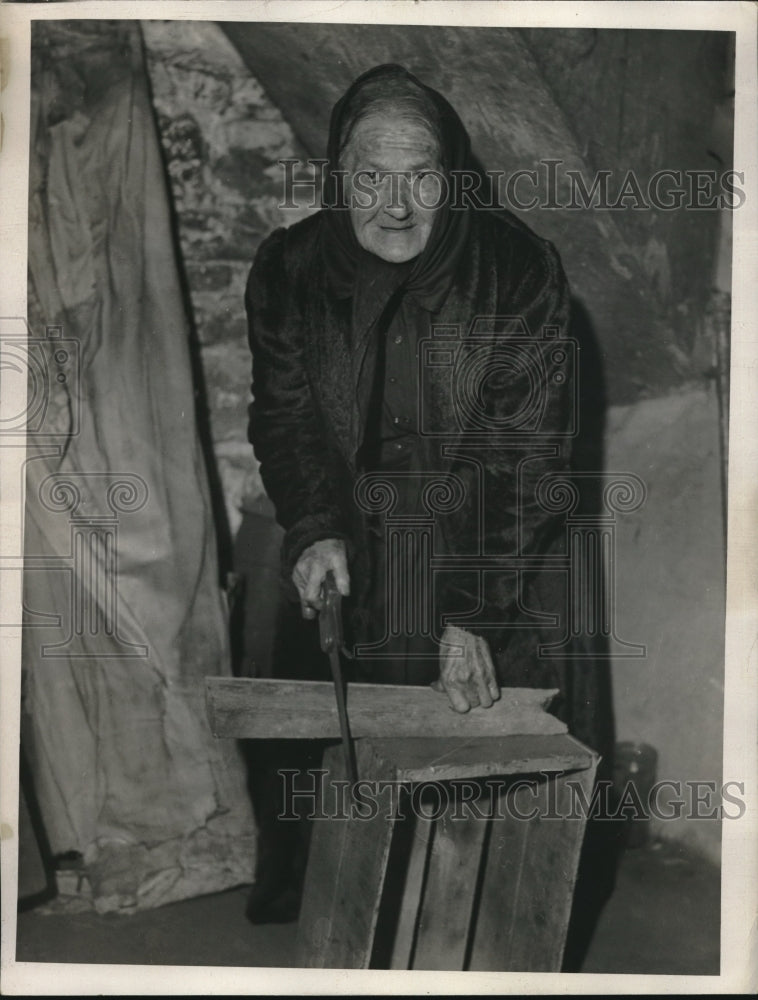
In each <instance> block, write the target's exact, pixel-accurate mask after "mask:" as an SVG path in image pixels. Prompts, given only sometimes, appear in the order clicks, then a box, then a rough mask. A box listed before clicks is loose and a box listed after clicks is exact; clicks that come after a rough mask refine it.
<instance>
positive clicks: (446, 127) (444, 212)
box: [323, 63, 472, 327]
mask: <svg viewBox="0 0 758 1000" xmlns="http://www.w3.org/2000/svg"><path fill="white" fill-rule="evenodd" d="M409 108H410V109H411V113H412V114H413V115H414V117H417V118H420V119H422V120H423V121H424V122H425V123H426V124H427V125H428V127H429V130H430V132H431V133H432V134H433V135H435V136H436V138H437V140H438V143H439V147H440V157H441V161H442V169H443V171H444V172H445V173H446V174H448V175H449V173H450V171H453V170H454V171H463V170H471V169H472V163H471V151H470V150H471V147H470V142H469V137H468V133H467V132H466V129H465V128H464V126H463V123H462V122H461V120H460V118H459V117H458V115H457V114H456V112H455V111H454V109H453V108H452V107H451V105H450V104H448V102H447V101H446V100H445V98H444V97H442V95H441V94H438V93H437V91H436V90H432V89H431V87H427V86H425V85H424V84H423V83H421V81H420V80H418V79H417V78H416V77H415V76H413V75H412V74H411V73H409V72H408V71H407V70H406V69H404V68H403V67H402V66H398V65H396V64H394V63H388V64H385V65H382V66H375V67H374V68H373V69H370V70H369V71H368V72H367V73H364V74H363V75H362V76H360V77H358V79H357V80H356V81H355V82H354V83H353V84H352V85H351V86H350V87H349V89H348V90H347V92H346V93H345V94H344V96H343V97H342V98H341V99H340V100H339V101H338V102H337V104H335V106H334V109H333V110H332V116H331V121H330V125H329V142H328V146H327V159H328V164H327V171H326V174H325V183H324V192H323V193H324V204H325V205H326V206H327V213H326V215H327V242H326V257H327V268H328V275H329V281H330V284H331V287H332V289H333V291H334V292H335V293H336V294H337V296H338V297H340V298H347V297H348V296H352V298H353V316H354V324H355V322H356V321H357V325H358V326H359V327H360V326H364V325H365V323H370V322H371V321H372V320H375V319H376V318H377V316H378V314H379V313H380V312H381V311H382V309H383V308H384V307H385V306H386V305H387V303H388V302H390V301H391V300H392V301H397V299H398V293H400V292H402V291H407V292H410V293H411V294H412V295H413V296H414V298H415V299H416V301H417V302H418V303H419V304H420V305H421V306H422V307H423V308H424V309H427V310H428V311H430V312H434V311H436V310H437V309H439V307H440V306H441V305H442V302H443V301H444V299H445V296H446V294H447V291H448V288H449V286H450V282H451V279H452V276H453V274H454V272H455V268H456V265H457V263H458V260H459V258H460V255H461V253H462V251H463V248H464V245H465V242H466V238H467V236H468V232H469V226H470V211H469V210H468V209H460V208H458V209H453V208H451V206H450V199H446V200H445V202H444V203H443V204H442V205H441V206H440V208H439V209H438V210H437V212H436V214H435V218H434V222H433V225H432V230H431V233H430V235H429V240H428V242H427V244H426V247H425V248H424V250H423V251H422V252H421V253H420V254H419V255H418V257H416V258H414V259H413V260H412V261H409V262H408V263H405V264H393V263H388V262H386V261H383V260H381V259H380V258H379V257H377V256H376V255H374V254H372V253H370V252H369V251H367V250H364V249H363V248H362V247H361V245H360V244H359V243H358V240H357V238H356V236H355V232H354V230H353V225H352V222H351V219H350V212H349V210H348V208H347V207H346V204H345V201H344V197H343V190H342V178H341V177H340V176H339V174H333V173H332V170H335V169H337V170H338V169H339V167H340V155H341V153H342V152H343V150H344V147H345V145H346V143H347V140H348V139H349V137H350V136H351V134H352V132H353V130H354V129H355V126H356V125H357V124H358V122H359V121H361V120H362V119H363V118H365V117H368V116H369V115H370V114H372V113H377V112H381V113H385V114H387V113H389V114H392V113H393V111H395V110H396V111H397V113H398V114H399V115H403V114H407V113H408V109H409ZM330 206H331V207H330Z"/></svg>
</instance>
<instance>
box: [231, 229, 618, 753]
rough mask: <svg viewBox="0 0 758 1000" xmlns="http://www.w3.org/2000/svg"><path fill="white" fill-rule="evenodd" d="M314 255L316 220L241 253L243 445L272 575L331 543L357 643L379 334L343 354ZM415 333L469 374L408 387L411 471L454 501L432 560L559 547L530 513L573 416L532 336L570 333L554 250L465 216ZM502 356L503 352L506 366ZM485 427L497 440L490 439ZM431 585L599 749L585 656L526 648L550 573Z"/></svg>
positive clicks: (435, 370)
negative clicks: (247, 368) (260, 505)
mask: <svg viewBox="0 0 758 1000" xmlns="http://www.w3.org/2000/svg"><path fill="white" fill-rule="evenodd" d="M323 243H324V213H323V212H320V213H318V214H316V215H314V216H311V217H310V218H308V219H306V220H304V221H302V222H300V223H297V224H296V225H294V226H292V227H291V228H289V229H286V230H285V229H278V230H276V231H275V232H274V233H272V235H271V236H269V237H268V238H267V239H266V240H265V241H264V243H263V244H262V245H261V247H260V249H259V251H258V254H257V256H256V259H255V263H254V266H253V268H252V271H251V274H250V279H249V282H248V286H247V292H246V306H247V311H248V319H249V329H250V345H251V349H252V353H253V396H254V402H253V404H252V406H251V410H250V427H249V435H250V440H251V442H252V444H253V446H254V449H255V454H256V456H257V458H258V461H259V462H260V472H261V476H262V479H263V483H264V485H265V488H266V490H267V492H268V494H269V496H270V498H271V500H272V501H273V503H274V505H275V507H276V512H277V519H278V520H279V522H280V523H281V525H282V526H283V528H284V529H285V532H286V534H285V541H284V547H283V564H284V570H285V578H289V576H290V574H291V571H292V568H293V567H294V564H295V562H296V561H297V558H298V556H299V555H300V553H301V552H302V551H303V549H304V548H306V547H307V546H308V545H310V544H311V543H312V542H314V541H315V540H317V539H320V538H326V537H337V538H343V539H345V541H346V543H347V545H348V552H349V557H350V573H351V586H352V596H351V599H350V600H351V605H352V620H353V623H354V625H355V627H356V629H357V630H358V632H360V622H361V611H362V609H365V607H366V605H367V593H368V589H369V587H370V580H371V567H370V566H368V565H367V561H366V560H367V552H368V551H369V546H368V545H367V544H366V516H365V514H364V513H363V512H362V510H361V509H360V508H359V506H358V505H357V504H356V503H355V500H354V498H353V489H354V486H355V483H356V480H357V479H358V477H359V476H360V474H361V472H362V470H361V468H360V465H359V459H358V455H359V449H360V445H361V442H362V435H363V431H364V429H365V426H366V420H367V415H368V406H369V397H370V394H371V386H372V384H373V370H374V366H375V365H376V355H377V342H376V340H377V338H376V337H373V338H372V337H371V336H370V334H364V335H363V336H362V337H359V338H358V339H357V341H355V342H354V339H353V337H352V334H351V303H350V300H349V299H348V300H344V299H342V300H340V299H338V298H337V297H336V296H334V295H332V294H330V292H329V283H328V280H327V276H326V266H325V257H324V246H323ZM476 318H479V322H478V326H477V329H475V330H474V329H472V323H473V321H474V320H475V319H476ZM429 320H430V323H432V322H433V323H434V324H435V326H437V327H439V326H450V327H457V328H458V332H457V334H456V331H454V330H451V331H450V332H449V333H448V334H446V335H445V336H444V337H443V338H442V341H441V342H440V344H441V346H442V347H443V349H446V350H447V351H448V355H444V354H443V361H444V357H448V356H449V357H451V358H452V355H451V353H450V345H451V344H452V345H453V348H455V345H456V344H457V343H458V342H461V341H462V342H465V341H469V342H470V343H469V346H470V345H471V344H472V343H476V344H477V345H478V347H477V350H478V362H477V364H478V367H477V365H474V366H473V367H472V368H471V369H470V371H471V372H472V373H473V375H472V378H474V382H475V383H476V377H475V376H476V373H477V372H479V376H477V377H479V378H480V381H479V382H478V383H476V384H472V385H471V386H470V387H469V388H470V391H469V392H468V395H467V390H466V387H465V386H464V387H463V390H461V389H460V386H459V387H458V388H457V389H454V388H453V385H452V381H451V380H452V378H453V369H454V367H455V366H454V364H453V363H452V361H451V363H449V364H445V363H442V364H438V365H435V366H430V367H428V368H427V369H426V370H425V372H424V375H423V391H422V396H423V402H422V405H423V408H424V418H423V419H424V426H425V427H426V428H430V429H431V433H430V434H429V436H427V437H425V438H424V449H425V459H424V460H425V463H426V464H425V468H426V469H428V470H430V471H432V470H433V471H435V472H439V473H448V474H452V475H453V476H454V477H456V482H458V483H459V484H460V485H462V487H463V491H464V493H465V496H466V502H465V503H464V504H463V505H462V506H460V507H458V509H456V510H454V511H452V512H450V513H448V514H445V515H444V516H441V517H440V518H439V519H438V520H439V546H440V551H442V552H444V553H445V554H446V555H450V556H466V555H468V556H477V555H479V556H481V555H484V556H487V555H489V556H501V557H502V556H518V557H522V556H528V555H529V554H533V553H538V552H544V551H546V550H547V549H548V548H550V547H552V548H551V551H560V546H561V544H562V543H563V534H564V531H563V525H562V523H561V521H560V518H558V517H556V515H555V514H554V513H551V512H550V511H548V510H545V509H544V505H541V504H540V503H539V502H538V500H537V490H536V487H537V483H538V482H539V480H540V479H541V478H542V477H543V476H544V475H546V474H549V473H556V472H561V471H563V470H565V469H566V468H567V467H568V464H569V450H570V449H569V444H570V438H571V430H572V420H573V418H574V410H575V399H574V390H575V384H574V378H573V376H572V375H571V369H570V366H569V368H567V367H566V362H565V357H566V352H565V351H563V352H561V350H557V351H556V350H555V349H553V347H552V345H551V348H550V350H544V349H543V348H542V347H540V344H544V343H545V336H547V337H548V338H551V339H554V338H555V339H558V340H560V339H561V338H562V337H566V336H567V334H568V323H569V293H568V287H567V283H566V279H565V277H564V274H563V270H562V267H561V264H560V261H559V258H558V255H557V253H556V251H555V249H554V248H553V246H552V245H551V244H550V243H548V242H546V241H544V240H542V239H540V238H539V237H537V236H536V235H535V234H534V233H533V232H531V230H529V229H528V228H527V227H526V226H524V225H523V224H522V223H520V222H519V221H518V220H516V219H515V218H514V217H513V216H511V215H510V214H508V213H497V214H494V213H490V212H482V211H479V212H476V213H475V217H474V219H473V224H472V227H471V231H470V235H469V238H468V243H467V245H466V248H465V252H464V253H463V254H462V256H461V258H460V262H459V265H458V268H457V272H456V275H455V278H454V280H453V282H452V285H451V287H450V289H449V292H448V294H447V297H446V299H445V301H444V304H443V305H442V307H441V308H440V310H439V311H438V312H437V313H436V314H434V315H433V316H432V315H430V317H429ZM521 323H523V324H525V327H524V326H521V325H520V324H521ZM546 328H547V329H546ZM443 341H444V343H443ZM504 344H506V345H507V344H510V345H511V347H512V348H513V350H512V351H511V354H510V358H511V361H510V362H508V359H507V357H505V356H504V355H503V353H502V351H503V345H504ZM530 345H531V346H530ZM558 346H559V347H560V346H561V345H558ZM460 349H461V350H462V348H460ZM535 351H539V356H540V358H541V359H542V360H541V362H540V365H541V366H542V367H541V369H540V372H541V374H540V377H539V379H538V380H537V383H535V382H534V380H533V370H534V365H532V364H531V362H530V361H529V359H530V358H531V359H532V360H533V359H534V358H535V357H536V355H535V353H534V352H535ZM460 357H463V355H460V356H459V359H460ZM504 357H505V360H504ZM520 357H521V358H523V359H525V363H524V364H520V363H519V358H520ZM566 372H568V373H569V377H566ZM530 380H531V381H530ZM471 393H474V396H472V395H471ZM477 393H478V395H477ZM530 394H531V395H530ZM472 399H473V403H472ZM467 400H468V403H469V404H471V405H473V406H474V408H476V407H480V408H481V412H483V413H486V415H487V421H485V423H486V426H485V427H484V433H483V432H482V426H481V425H477V423H476V418H474V421H473V424H472V423H471V421H469V422H468V423H467V416H466V415H467V413H469V416H470V412H469V410H470V407H469V410H467V409H466V405H467ZM529 400H531V403H529ZM530 406H531V409H530ZM520 408H521V409H520ZM522 418H523V419H522ZM492 427H495V428H498V427H500V428H505V429H506V430H510V431H513V433H509V434H508V435H507V436H506V437H504V436H503V434H502V433H496V434H492V433H490V432H489V431H488V430H487V428H492ZM444 577H445V580H444V585H442V586H440V587H439V588H438V589H439V593H438V598H437V605H438V606H437V613H438V616H441V615H450V614H466V613H470V612H474V611H476V609H477V608H478V609H479V610H478V611H477V613H476V616H475V619H472V620H471V621H470V622H465V623H464V622H463V621H461V622H460V624H461V625H462V627H465V628H467V629H469V630H470V631H473V632H478V633H479V634H481V635H484V636H485V637H486V638H487V639H488V641H489V643H490V647H491V649H492V651H493V654H494V657H495V660H496V664H497V668H498V673H499V677H500V681H501V683H503V684H506V685H512V686H521V685H523V686H537V687H553V686H555V687H558V688H560V690H561V694H562V701H561V704H560V706H559V714H561V715H562V716H563V717H564V718H566V719H567V721H569V723H570V725H571V727H572V729H573V730H574V731H575V732H576V734H577V735H578V736H579V737H580V738H583V739H585V740H588V741H590V742H591V743H594V744H595V745H596V746H597V745H598V744H601V743H602V742H603V740H602V736H601V735H599V732H598V725H597V716H598V712H600V713H601V714H602V713H603V712H604V711H605V710H606V708H607V701H608V699H607V697H605V696H603V697H601V692H600V686H601V685H600V683H599V679H598V674H597V668H596V667H595V666H593V665H591V664H588V662H587V660H584V661H578V666H577V667H576V669H575V671H573V672H572V670H571V669H570V667H569V664H567V663H566V662H564V661H562V660H556V659H544V658H542V657H539V656H538V655H537V646H538V644H539V643H540V642H550V641H552V642H555V641H556V640H557V639H559V638H560V636H561V634H562V632H564V631H565V625H566V622H565V615H566V608H565V601H566V595H565V577H564V575H563V574H561V573H552V572H538V573H530V572H528V571H527V570H526V569H525V570H521V571H516V570H515V569H513V568H509V569H506V570H503V571H497V568H496V567H495V569H494V570H493V571H488V572H487V573H485V574H484V584H483V588H482V589H483V593H480V592H479V588H480V582H479V575H478V574H477V573H476V572H474V571H472V570H470V569H467V568H464V569H462V570H460V571H456V572H450V573H446V574H444ZM551 615H552V616H553V618H550V616H551ZM556 619H557V624H556ZM438 620H441V619H438ZM477 622H479V624H477ZM483 622H488V623H490V624H489V625H486V626H485V625H483V624H481V623H483ZM492 623H497V626H496V627H495V626H493V625H492ZM551 623H552V624H551ZM601 702H602V704H601Z"/></svg>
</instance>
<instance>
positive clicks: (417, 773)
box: [371, 733, 596, 782]
mask: <svg viewBox="0 0 758 1000" xmlns="http://www.w3.org/2000/svg"><path fill="white" fill-rule="evenodd" d="M371 745H372V746H373V748H374V751H375V753H377V754H379V755H380V756H382V757H383V758H384V759H385V760H387V761H388V762H390V761H391V762H392V764H393V765H394V767H395V770H396V773H397V777H398V780H399V781H408V782H421V781H446V780H449V779H453V778H485V777H488V776H493V777H494V776H497V775H511V774H529V773H537V772H540V771H546V772H550V773H553V772H558V771H574V770H582V769H585V768H588V767H591V766H592V764H593V762H594V761H595V759H596V756H595V755H594V754H593V753H592V752H591V751H590V750H587V749H586V747H583V746H582V744H581V743H578V742H577V741H576V740H574V739H572V738H571V737H570V736H568V735H567V734H561V733H558V734H552V735H528V736H527V735H518V736H475V737H472V738H470V739H467V740H461V739H459V738H456V737H452V738H447V737H445V738H440V737H438V738H436V739H433V738H431V737H427V738H417V739H394V740H389V739H375V740H371Z"/></svg>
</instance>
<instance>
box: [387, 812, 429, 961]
mask: <svg viewBox="0 0 758 1000" xmlns="http://www.w3.org/2000/svg"><path fill="white" fill-rule="evenodd" d="M433 830H434V823H433V821H432V819H431V818H430V816H429V815H428V811H427V810H426V809H425V807H424V805H423V803H421V804H420V809H419V811H418V815H417V816H415V817H414V830H413V837H412V839H411V843H410V853H409V856H408V867H407V870H406V874H405V885H404V887H403V895H402V901H401V904H400V912H399V914H398V920H397V928H396V930H395V938H394V942H393V947H392V954H391V958H390V963H389V967H390V969H410V967H411V956H412V953H413V943H414V938H415V934H416V924H417V922H418V915H419V908H420V906H421V894H422V890H423V884H424V872H425V871H426V861H427V856H428V854H429V851H430V849H431V843H432V836H433Z"/></svg>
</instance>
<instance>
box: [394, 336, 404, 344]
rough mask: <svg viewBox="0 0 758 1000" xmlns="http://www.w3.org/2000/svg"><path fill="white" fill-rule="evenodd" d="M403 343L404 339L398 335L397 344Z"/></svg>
mask: <svg viewBox="0 0 758 1000" xmlns="http://www.w3.org/2000/svg"><path fill="white" fill-rule="evenodd" d="M402 342H403V338H402V337H401V336H400V334H398V335H397V337H395V343H396V344H402Z"/></svg>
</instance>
